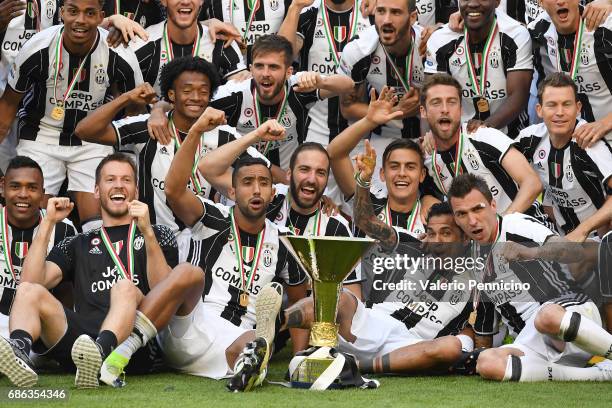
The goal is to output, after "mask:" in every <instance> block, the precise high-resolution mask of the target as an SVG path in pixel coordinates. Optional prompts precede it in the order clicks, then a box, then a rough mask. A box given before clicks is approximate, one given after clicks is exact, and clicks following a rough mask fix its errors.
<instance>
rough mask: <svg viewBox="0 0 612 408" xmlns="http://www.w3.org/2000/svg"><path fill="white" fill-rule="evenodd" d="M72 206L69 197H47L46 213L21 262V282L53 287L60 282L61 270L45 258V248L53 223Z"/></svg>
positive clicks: (53, 226)
mask: <svg viewBox="0 0 612 408" xmlns="http://www.w3.org/2000/svg"><path fill="white" fill-rule="evenodd" d="M73 208H74V203H71V202H70V199H68V198H66V197H62V198H57V197H52V198H50V199H49V201H48V202H47V213H46V214H45V216H44V217H43V219H42V221H41V223H40V227H39V228H38V232H37V233H36V235H35V236H34V239H32V245H31V246H30V249H29V250H28V256H26V259H25V261H24V263H23V268H22V269H21V282H30V283H38V284H40V285H43V286H45V287H46V288H53V287H55V286H57V284H58V283H60V281H61V280H62V271H61V269H60V268H59V266H57V265H56V264H55V263H53V262H48V261H47V260H46V259H47V248H48V247H49V240H50V239H51V234H52V233H53V229H54V228H55V224H57V223H58V222H61V221H62V220H63V219H64V218H66V217H67V216H68V214H70V212H71V211H72V209H73Z"/></svg>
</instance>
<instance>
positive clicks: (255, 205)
mask: <svg viewBox="0 0 612 408" xmlns="http://www.w3.org/2000/svg"><path fill="white" fill-rule="evenodd" d="M264 205H265V202H264V200H263V198H261V197H253V198H251V199H250V200H249V207H250V208H251V210H253V211H260V210H261V209H263V208H264Z"/></svg>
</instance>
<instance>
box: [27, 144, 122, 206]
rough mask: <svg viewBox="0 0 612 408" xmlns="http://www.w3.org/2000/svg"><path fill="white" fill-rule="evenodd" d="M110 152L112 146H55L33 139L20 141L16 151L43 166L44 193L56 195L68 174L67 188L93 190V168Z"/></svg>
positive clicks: (89, 191) (88, 191)
mask: <svg viewBox="0 0 612 408" xmlns="http://www.w3.org/2000/svg"><path fill="white" fill-rule="evenodd" d="M112 152H113V148H112V146H102V145H98V144H86V145H83V146H58V145H49V144H46V143H41V142H35V141H32V140H23V139H22V140H20V141H19V145H17V153H18V154H20V155H22V156H28V157H30V158H31V159H32V160H34V161H36V162H37V163H38V164H39V165H40V167H41V168H42V171H43V175H44V178H45V192H46V193H47V194H51V195H56V194H58V193H59V190H60V187H61V186H62V183H63V182H64V179H65V178H66V174H67V175H68V190H69V191H84V192H86V193H93V192H94V186H95V184H96V183H95V180H96V178H95V176H96V174H95V173H96V167H98V164H99V163H100V161H101V160H102V159H103V158H105V157H106V156H108V155H109V154H111V153H112Z"/></svg>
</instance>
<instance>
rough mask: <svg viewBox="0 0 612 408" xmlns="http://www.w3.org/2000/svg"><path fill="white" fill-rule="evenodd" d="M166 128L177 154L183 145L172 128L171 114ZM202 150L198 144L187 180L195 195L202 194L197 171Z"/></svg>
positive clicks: (175, 130)
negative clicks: (170, 134)
mask: <svg viewBox="0 0 612 408" xmlns="http://www.w3.org/2000/svg"><path fill="white" fill-rule="evenodd" d="M168 126H169V127H170V131H171V132H172V134H173V135H174V150H175V151H177V152H178V150H179V149H180V148H181V145H182V144H183V143H182V142H181V136H180V134H179V131H178V129H177V128H176V126H174V120H172V114H170V117H169V118H168ZM201 150H202V144H201V143H198V150H197V151H196V154H195V160H194V162H193V167H192V168H191V176H190V177H189V180H191V185H192V186H193V188H195V190H196V191H195V192H196V193H197V194H202V185H201V184H200V176H201V175H200V171H199V170H198V162H199V160H200V151H201Z"/></svg>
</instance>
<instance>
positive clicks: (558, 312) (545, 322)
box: [534, 304, 565, 336]
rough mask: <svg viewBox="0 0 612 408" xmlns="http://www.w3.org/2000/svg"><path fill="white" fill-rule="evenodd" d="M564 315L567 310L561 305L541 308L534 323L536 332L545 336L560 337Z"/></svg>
mask: <svg viewBox="0 0 612 408" xmlns="http://www.w3.org/2000/svg"><path fill="white" fill-rule="evenodd" d="M564 314H565V309H564V308H563V307H561V306H559V305H552V304H551V305H546V306H544V307H542V308H540V310H539V311H538V314H537V315H536V318H535V321H534V325H535V328H536V330H537V331H539V332H540V333H544V334H550V335H554V336H556V335H558V334H559V328H560V327H561V319H563V315H564Z"/></svg>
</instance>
